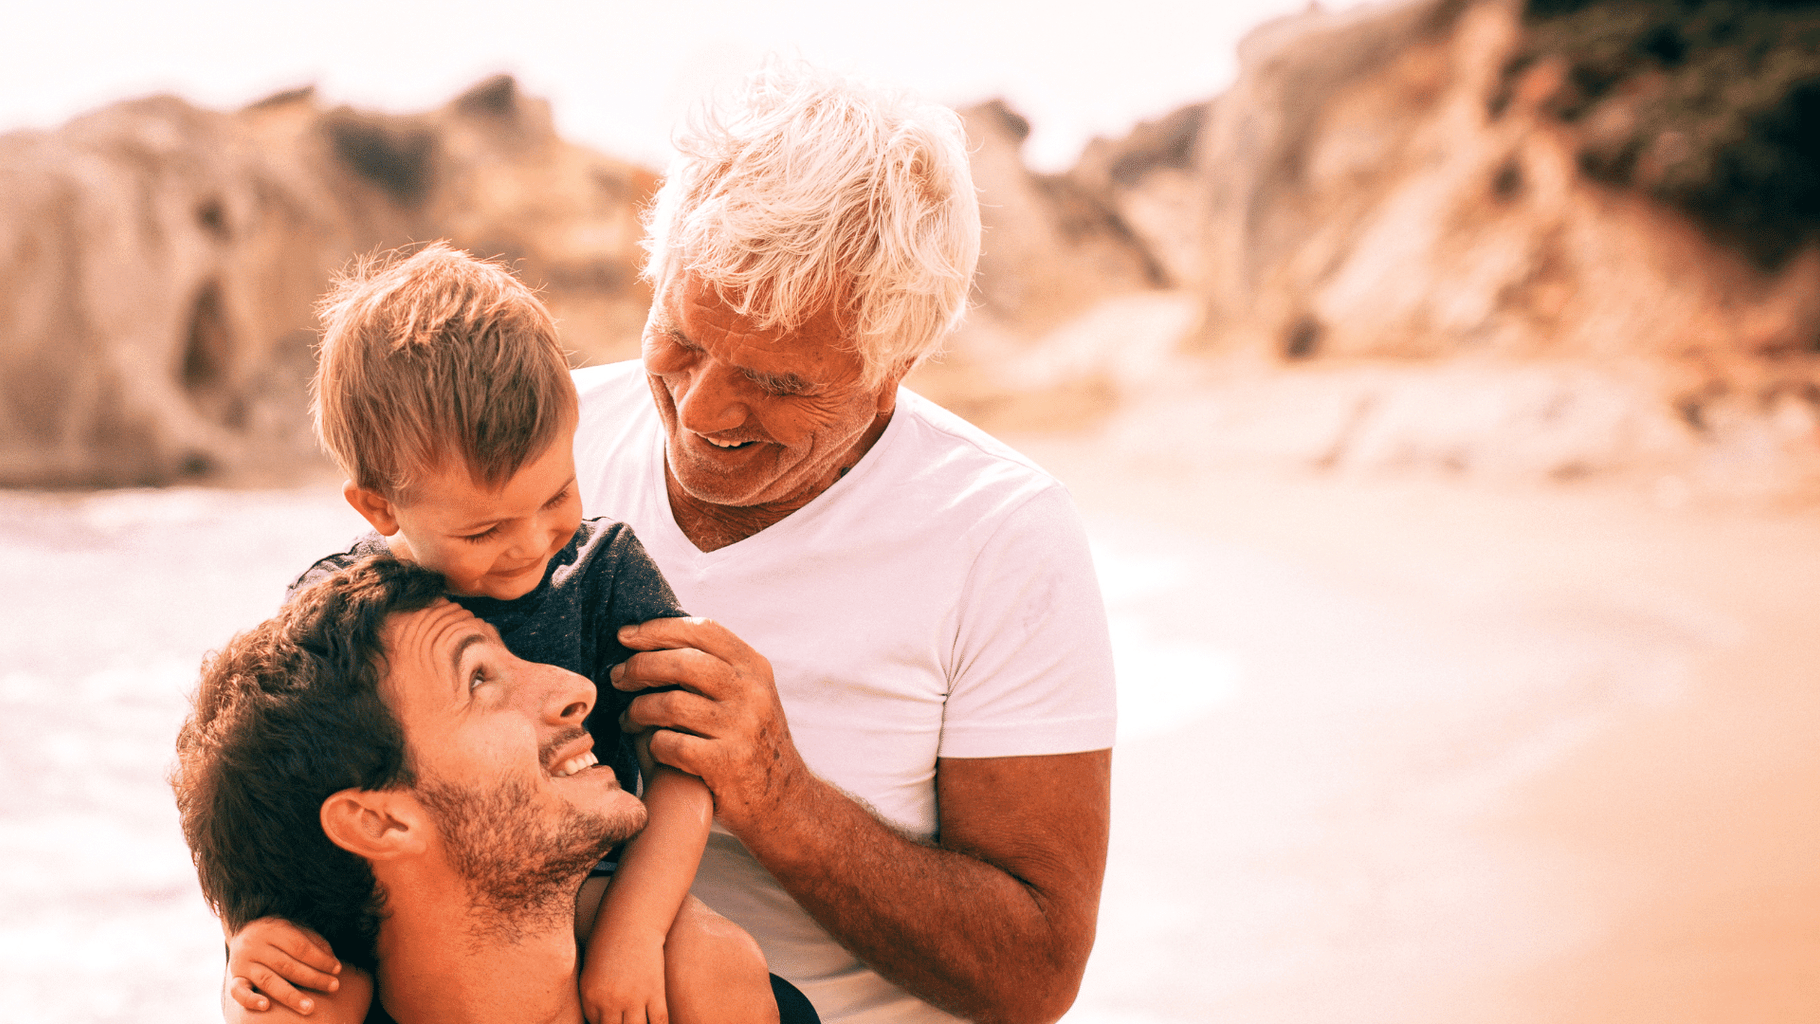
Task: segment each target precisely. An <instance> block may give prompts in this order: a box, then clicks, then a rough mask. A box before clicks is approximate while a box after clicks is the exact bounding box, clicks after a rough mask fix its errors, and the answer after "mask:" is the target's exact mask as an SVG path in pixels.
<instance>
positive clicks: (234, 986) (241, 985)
mask: <svg viewBox="0 0 1820 1024" xmlns="http://www.w3.org/2000/svg"><path fill="white" fill-rule="evenodd" d="M228 997H229V998H231V999H233V1000H234V1002H236V1003H239V1004H240V1005H241V1006H244V1007H246V1008H247V1009H249V1010H269V1009H271V1008H272V1001H271V1000H269V999H267V998H266V997H264V996H262V995H260V994H259V993H257V992H255V991H253V983H252V982H250V981H248V980H246V979H245V978H234V979H233V980H231V981H229V982H228Z"/></svg>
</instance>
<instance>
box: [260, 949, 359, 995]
mask: <svg viewBox="0 0 1820 1024" xmlns="http://www.w3.org/2000/svg"><path fill="white" fill-rule="evenodd" d="M284 952H289V951H288V950H285V951H284ZM272 959H273V960H274V961H275V962H274V963H271V964H268V965H265V966H269V967H270V968H271V969H272V970H273V971H274V972H276V973H277V975H278V976H279V977H281V978H283V979H284V980H286V981H288V982H290V983H291V984H293V985H297V986H299V987H301V988H313V989H315V990H316V991H318V992H333V991H335V990H337V989H339V988H340V987H341V979H340V978H337V977H335V976H334V975H333V974H329V973H328V972H327V971H323V970H318V969H317V968H315V967H311V966H310V965H309V964H307V963H304V962H303V961H302V960H297V959H286V958H284V957H273V958H272ZM318 959H320V957H318ZM335 967H336V969H337V970H339V969H340V965H339V964H336V965H335Z"/></svg>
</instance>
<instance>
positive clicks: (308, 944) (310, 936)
mask: <svg viewBox="0 0 1820 1024" xmlns="http://www.w3.org/2000/svg"><path fill="white" fill-rule="evenodd" d="M272 945H274V946H277V947H278V948H279V949H281V950H284V951H285V952H286V953H289V954H290V955H291V956H292V958H293V959H295V960H297V961H298V962H299V963H301V964H303V965H305V966H306V967H310V968H313V969H315V970H317V971H322V972H324V973H325V974H340V973H341V963H340V961H338V960H336V959H335V954H334V953H333V952H332V951H330V949H329V944H328V943H327V942H324V941H323V940H322V939H321V938H319V937H318V936H316V935H315V934H314V933H310V932H303V931H295V930H292V931H286V932H284V933H283V934H281V935H280V936H279V937H278V938H276V939H274V940H273V941H272ZM291 980H292V981H297V982H300V983H303V984H309V982H308V981H307V980H306V979H301V978H293V979H291ZM311 987H312V988H321V987H322V986H321V985H312V986H311ZM329 991H331V992H332V991H334V989H329Z"/></svg>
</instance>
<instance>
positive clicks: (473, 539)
mask: <svg viewBox="0 0 1820 1024" xmlns="http://www.w3.org/2000/svg"><path fill="white" fill-rule="evenodd" d="M498 532H499V526H498V524H494V525H493V526H489V527H487V528H486V529H485V530H483V531H481V532H480V533H470V534H467V535H465V536H463V537H462V538H461V539H462V540H465V541H467V542H468V543H469V544H479V543H480V542H481V541H483V540H486V539H488V538H490V537H492V536H493V535H494V534H496V533H498Z"/></svg>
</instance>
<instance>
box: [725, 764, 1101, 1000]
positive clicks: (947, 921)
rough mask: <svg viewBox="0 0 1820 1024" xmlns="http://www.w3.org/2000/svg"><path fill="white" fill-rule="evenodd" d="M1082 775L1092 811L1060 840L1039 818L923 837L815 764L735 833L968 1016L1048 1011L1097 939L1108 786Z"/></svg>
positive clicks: (909, 975) (820, 910) (785, 881)
mask: <svg viewBox="0 0 1820 1024" xmlns="http://www.w3.org/2000/svg"><path fill="white" fill-rule="evenodd" d="M1043 760H1045V761H1048V760H1051V759H1043ZM1098 767H1099V765H1098V764H1097V763H1095V764H1093V765H1092V766H1091V768H1092V769H1094V770H1095V771H1090V772H1089V774H1096V772H1097V769H1098ZM1083 788H1084V789H1087V790H1088V791H1089V796H1088V798H1087V799H1088V801H1089V803H1090V804H1091V805H1092V806H1088V807H1087V808H1085V810H1086V812H1087V813H1086V814H1085V815H1084V816H1085V817H1086V818H1088V819H1090V820H1089V821H1088V822H1087V823H1086V825H1085V827H1083V828H1081V829H1079V830H1078V832H1077V834H1075V835H1073V836H1071V837H1070V838H1071V839H1073V840H1075V841H1073V842H1068V843H1066V844H1058V843H1055V842H1050V841H1046V839H1045V838H1044V836H1045V835H1046V834H1048V833H1050V831H1051V830H1047V829H1041V828H1038V829H1033V830H1031V831H1032V832H1034V833H1036V834H1037V836H1038V838H1037V839H1036V840H1035V841H1031V842H1025V841H1023V840H1021V839H1013V840H1011V841H1009V842H1005V843H999V842H996V841H994V842H990V843H984V844H973V843H969V844H967V845H965V846H962V848H960V849H951V848H947V847H948V846H953V845H955V844H954V842H953V840H952V839H951V838H950V837H947V836H944V837H943V842H944V843H945V844H947V845H946V846H929V845H925V844H922V843H918V842H915V841H914V840H911V839H908V838H906V837H904V836H903V835H901V834H900V833H898V832H897V831H895V830H894V829H892V828H891V827H890V826H889V825H887V824H885V823H884V822H882V821H880V820H879V819H878V818H877V817H876V816H874V815H873V814H872V813H871V812H870V811H869V810H868V809H867V808H865V807H864V806H863V805H861V804H859V803H858V802H856V801H854V800H853V799H852V798H851V797H848V796H847V795H846V794H844V793H841V792H840V791H839V790H837V789H835V788H834V787H833V786H831V785H829V784H828V783H826V782H825V781H823V780H820V779H817V778H814V777H813V776H810V777H808V779H807V781H806V782H805V783H804V784H803V786H802V791H800V792H799V793H798V794H796V797H795V799H793V800H791V801H790V804H789V810H788V811H787V812H786V813H784V814H782V815H779V816H778V817H777V818H774V819H773V820H772V821H771V822H770V823H769V825H768V827H765V828H764V829H762V830H754V831H752V832H751V833H750V834H742V835H741V839H742V840H743V841H745V842H746V844H747V847H748V848H749V849H751V850H752V853H753V855H754V856H755V857H757V858H758V860H759V861H760V862H761V863H763V864H764V865H765V867H766V868H767V869H769V870H770V871H771V873H772V874H773V875H774V876H775V877H776V878H778V879H779V880H780V882H781V883H782V885H783V886H784V888H785V889H786V890H788V891H789V892H790V894H791V896H792V897H794V898H795V899H796V901H797V902H798V903H799V904H800V905H801V906H802V907H803V908H804V909H805V910H806V911H807V912H808V913H809V914H810V915H811V916H813V917H814V918H815V919H816V921H817V922H818V923H820V924H821V925H822V927H824V928H826V929H828V931H829V933H830V934H832V935H833V936H834V937H835V938H836V940H838V941H839V942H840V943H841V944H842V945H843V946H845V947H846V948H847V949H848V950H850V951H852V952H853V953H854V954H855V955H856V956H858V957H859V958H860V959H861V960H863V961H865V962H866V963H867V964H868V965H870V966H871V967H872V968H873V969H874V970H876V971H878V972H879V973H880V974H881V975H883V976H884V977H886V978H888V979H889V980H891V981H892V982H894V983H895V984H898V985H900V986H902V987H903V988H904V989H906V990H907V991H909V992H910V993H912V994H914V995H916V996H917V997H919V998H921V999H924V1000H926V1001H928V1002H930V1003H933V1004H934V1005H936V1006H940V1007H942V1008H943V1009H946V1010H948V1011H950V1012H952V1013H955V1014H957V1015H959V1016H963V1017H966V1018H968V1019H971V1020H975V1021H981V1022H993V1024H1000V1022H1002V1024H1047V1022H1050V1021H1054V1020H1056V1019H1057V1018H1059V1017H1060V1016H1061V1015H1062V1014H1063V1013H1064V1012H1066V1011H1067V1009H1068V1007H1069V1006H1070V1005H1071V1004H1072V1003H1073V1001H1074V996H1075V993H1076V992H1077V990H1078V989H1079V986H1080V981H1081V975H1082V973H1083V972H1084V971H1085V969H1086V964H1087V955H1088V953H1089V952H1090V951H1091V950H1092V946H1093V934H1094V922H1095V917H1096V914H1097V909H1098V904H1099V887H1100V878H1101V875H1102V873H1103V870H1104V865H1105V837H1104V831H1105V830H1104V827H1103V825H1096V824H1095V823H1094V822H1095V821H1098V822H1103V821H1104V819H1105V806H1104V805H1105V800H1104V796H1103V794H1100V795H1097V796H1096V795H1093V794H1092V793H1091V790H1092V788H1093V787H1092V786H1087V787H1083ZM945 817H946V815H945ZM988 847H990V848H988ZM1013 847H1015V849H1013Z"/></svg>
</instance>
